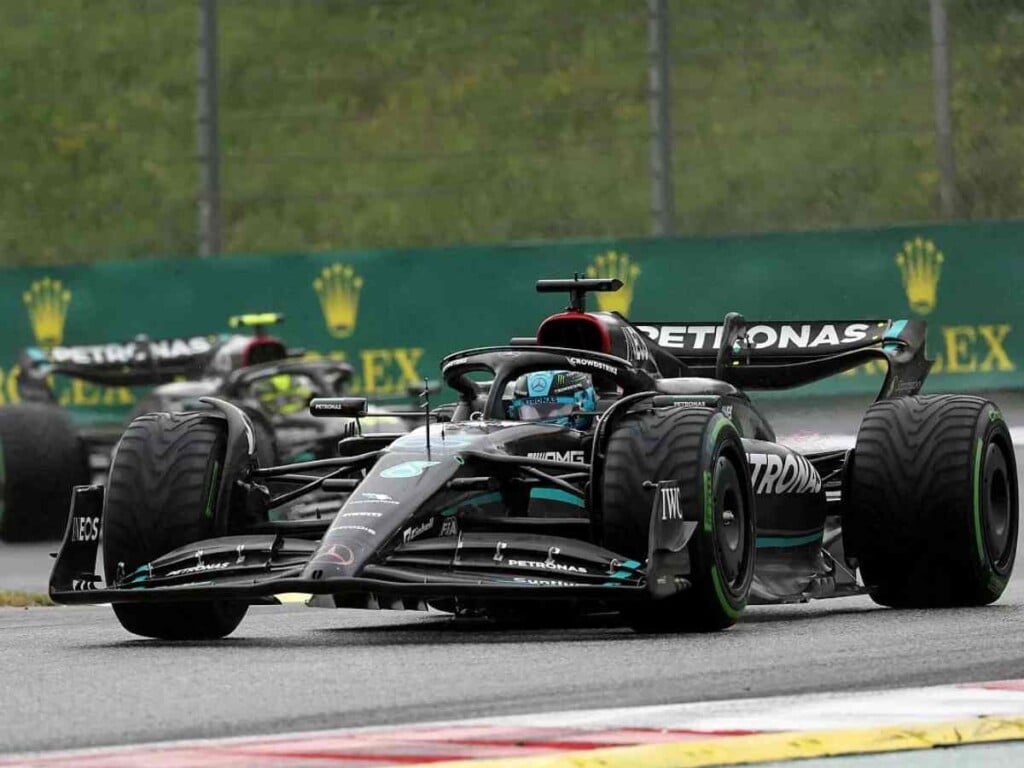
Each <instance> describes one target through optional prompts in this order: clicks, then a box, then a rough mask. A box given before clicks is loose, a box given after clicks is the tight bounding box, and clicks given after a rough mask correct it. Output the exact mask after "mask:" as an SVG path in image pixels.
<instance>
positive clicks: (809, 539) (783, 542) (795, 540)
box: [757, 531, 824, 549]
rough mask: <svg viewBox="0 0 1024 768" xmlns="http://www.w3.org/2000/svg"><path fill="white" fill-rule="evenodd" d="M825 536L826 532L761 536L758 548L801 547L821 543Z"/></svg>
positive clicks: (758, 540)
mask: <svg viewBox="0 0 1024 768" xmlns="http://www.w3.org/2000/svg"><path fill="white" fill-rule="evenodd" d="M823 535H824V531H818V532H817V533H809V534H807V535H806V536H759V537H758V539H757V548H758V549H762V548H764V547H801V546H803V545H804V544H813V543H814V542H816V541H817V542H820V541H821V537H822V536H823Z"/></svg>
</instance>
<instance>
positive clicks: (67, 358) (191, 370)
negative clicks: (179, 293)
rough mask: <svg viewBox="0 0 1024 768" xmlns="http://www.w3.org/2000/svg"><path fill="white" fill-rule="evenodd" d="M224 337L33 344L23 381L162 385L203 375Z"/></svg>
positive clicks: (25, 357) (26, 356)
mask: <svg viewBox="0 0 1024 768" xmlns="http://www.w3.org/2000/svg"><path fill="white" fill-rule="evenodd" d="M220 341H222V337H220V336H216V335H214V336H209V335H203V336H188V337H176V338H169V339H150V338H148V337H146V336H139V337H136V338H135V339H134V340H133V341H125V342H111V343H106V344H82V345H78V346H67V347H64V346H58V347H51V348H49V349H41V348H38V347H30V348H29V349H26V350H25V352H24V353H23V354H22V357H21V361H20V363H21V370H22V377H21V378H22V383H23V384H24V383H27V382H26V381H25V380H26V379H29V380H35V381H37V382H40V383H42V381H41V380H43V379H45V377H46V376H49V375H51V374H63V375H66V376H70V377H72V378H76V379H82V380H84V381H89V382H92V383H94V384H106V385H110V386H134V385H141V384H161V383H164V382H168V381H173V380H174V379H175V378H176V377H178V376H183V375H184V376H189V375H199V374H201V373H202V372H203V371H204V370H205V369H206V367H207V365H208V364H209V363H210V360H211V358H212V357H213V355H214V353H215V352H216V349H217V345H218V343H219V342H220Z"/></svg>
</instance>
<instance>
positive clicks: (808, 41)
mask: <svg viewBox="0 0 1024 768" xmlns="http://www.w3.org/2000/svg"><path fill="white" fill-rule="evenodd" d="M949 5H950V21H951V28H952V29H953V39H952V42H953V51H954V94H953V98H954V111H955V121H956V127H957V132H956V143H957V147H956V149H957V162H958V166H959V178H960V188H961V193H962V196H963V202H962V208H961V212H962V215H963V216H965V217H973V218H1000V217H1018V216H1021V215H1024V173H1022V171H1021V168H1024V42H1022V41H1024V0H950V2H949ZM645 7H646V6H645V3H644V2H642V0H559V1H558V2H555V1H554V0H491V1H490V2H483V1H482V0H444V1H443V2H442V0H380V1H379V2H370V1H369V0H274V1H273V2H271V1H270V0H251V1H250V2H242V1H241V0H221V2H220V30H221V34H220V53H221V55H220V66H221V79H220V90H221V100H220V104H221V141H222V149H223V166H222V177H223V188H224V189H223V191H224V235H225V247H226V249H227V250H228V251H232V252H252V251H295V250H304V249H328V248H364V247H366V248H369V247H385V246H398V245H413V246H415V245H423V246H426V245H440V244H453V243H472V242H491V241H503V240H510V239H514V240H524V239H536V238H558V237H601V236H620V235H621V236H626V235H641V234H645V233H647V232H648V231H649V189H650V187H649V178H648V165H649V147H648V136H649V132H650V128H649V116H648V107H647V101H646V91H647V80H646V71H645V67H646V61H647V59H646V56H647V54H646V45H647V41H646V18H645V12H644V9H645ZM670 8H671V15H672V24H673V34H672V44H673V62H674V67H673V90H674V114H673V120H674V128H675V132H676V138H675V145H674V152H675V165H674V169H673V171H674V174H673V176H674V181H675V185H676V197H677V226H678V229H679V230H680V231H681V232H685V233H701V234H707V233H723V232H735V231H767V230H780V229H817V228H829V227H839V226H862V225H863V226H867V225H879V224H887V223H896V222H905V221H925V220H933V219H936V218H937V217H938V203H937V186H938V174H937V172H936V170H935V160H934V158H935V146H934V140H933V132H932V124H933V106H932V90H931V84H930V73H931V59H930V33H929V27H928V17H927V3H926V2H924V0H769V1H768V2H753V0H750V1H749V2H748V1H747V0H671V2H670ZM195 38H196V2H195V0H4V2H3V3H2V4H0V47H2V49H3V51H4V60H5V64H4V67H3V68H0V136H2V137H3V139H2V141H0V265H12V264H39V263H60V262H65V261H90V260H99V259H107V258H124V257H139V256H147V255H154V254H190V253H193V252H194V250H195V242H196V213H195V203H194V200H195V195H196V192H197V185H198V174H197V169H196V160H195V155H196V138H195V130H194V128H195V127H194V120H195V111H196V107H195V102H196V82H195V81H196V72H195V69H196V55H195Z"/></svg>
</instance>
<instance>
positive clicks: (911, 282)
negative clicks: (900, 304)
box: [896, 237, 945, 315]
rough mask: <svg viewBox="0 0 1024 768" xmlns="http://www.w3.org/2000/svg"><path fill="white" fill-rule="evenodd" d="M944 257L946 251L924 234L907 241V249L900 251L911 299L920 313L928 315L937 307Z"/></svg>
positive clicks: (900, 263) (911, 305)
mask: <svg viewBox="0 0 1024 768" xmlns="http://www.w3.org/2000/svg"><path fill="white" fill-rule="evenodd" d="M944 260H945V257H944V256H943V255H942V251H940V250H939V249H938V248H936V247H935V243H933V242H932V241H931V240H925V239H924V238H922V237H915V238H914V239H913V240H909V241H907V242H906V243H904V244H903V250H902V251H900V252H899V253H898V254H896V264H898V265H899V268H900V273H901V274H902V275H903V290H905V291H906V292H907V302H909V304H910V308H911V309H912V310H914V311H915V312H917V313H918V314H919V315H927V314H928V313H929V312H931V311H932V310H933V309H935V304H936V300H937V299H936V294H937V292H938V289H939V277H940V276H941V274H942V262H943V261H944Z"/></svg>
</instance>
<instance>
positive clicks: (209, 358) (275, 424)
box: [0, 313, 401, 541]
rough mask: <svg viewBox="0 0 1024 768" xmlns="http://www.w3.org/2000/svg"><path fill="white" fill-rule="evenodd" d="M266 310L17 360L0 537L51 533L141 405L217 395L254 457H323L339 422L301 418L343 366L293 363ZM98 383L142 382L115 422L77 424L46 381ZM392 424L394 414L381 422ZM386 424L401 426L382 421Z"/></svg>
mask: <svg viewBox="0 0 1024 768" xmlns="http://www.w3.org/2000/svg"><path fill="white" fill-rule="evenodd" d="M283 319H284V318H283V316H282V315H279V314H276V313H260V314H249V315H240V316H236V317H232V318H230V320H229V323H230V326H231V327H232V328H235V329H250V333H243V332H235V333H227V334H210V335H199V336H190V337H178V338H163V339H152V338H149V337H146V336H138V337H136V338H135V339H134V340H132V341H128V342H115V343H104V344H95V345H80V346H60V347H53V348H51V349H46V350H44V349H39V348H30V349H27V350H25V352H24V353H23V355H22V358H21V361H20V368H21V375H20V377H19V380H18V391H19V395H20V398H21V402H20V403H16V404H12V405H6V406H3V407H0V539H5V540H9V541H16V540H32V539H57V538H59V537H60V536H61V534H62V533H63V532H64V525H65V523H66V520H67V505H68V503H69V501H70V499H71V489H72V487H73V486H75V485H81V484H87V483H89V482H90V481H91V480H94V479H96V480H98V481H102V479H105V477H106V472H107V469H108V467H109V466H110V459H111V452H112V451H113V449H114V446H115V445H116V444H117V441H118V439H119V438H120V437H121V434H122V432H123V431H124V428H125V425H126V424H127V423H129V422H130V421H131V420H132V419H134V418H135V417H136V416H139V415H141V414H144V413H149V412H152V411H165V412H166V411H183V410H194V409H196V408H203V407H204V406H203V405H202V404H201V403H200V400H199V398H201V397H207V396H216V397H218V398H222V399H225V400H228V401H230V402H232V403H235V404H236V405H238V406H239V407H241V408H242V409H243V410H244V411H245V413H246V414H247V415H248V416H249V418H250V420H251V422H252V424H253V428H254V429H255V430H256V432H257V435H258V440H257V444H258V445H259V446H260V453H261V457H262V460H263V461H264V462H266V463H267V464H275V463H279V462H282V463H286V462H289V461H302V460H309V459H317V458H326V457H327V456H332V455H334V452H335V446H336V445H337V442H338V439H339V437H341V436H343V434H344V430H345V425H344V424H338V423H334V424H332V423H330V422H325V421H324V420H322V419H315V418H312V417H311V416H310V415H309V413H308V410H307V406H308V403H309V401H310V399H312V398H313V397H324V396H332V395H339V394H342V393H343V392H344V390H345V387H346V386H347V384H348V382H349V381H350V380H351V378H352V368H351V366H349V365H348V364H347V363H343V362H338V361H333V360H306V359H302V355H303V350H296V349H289V348H287V347H286V346H285V344H284V343H283V342H282V341H281V340H280V339H278V338H277V337H275V336H272V335H269V334H268V333H267V327H268V326H271V325H274V324H277V323H279V322H281V321H282V320H283ZM61 376H63V377H68V378H71V379H73V380H77V381H79V382H87V383H90V384H95V385H103V386H125V387H131V386H152V387H153V388H152V389H151V390H150V391H149V392H148V393H147V394H146V395H145V396H144V397H143V398H142V399H141V400H140V401H139V402H138V404H137V405H136V406H135V407H133V408H132V409H131V411H130V413H129V414H128V418H127V420H125V421H120V420H118V421H110V420H105V421H100V420H93V421H91V422H87V423H81V424H79V423H76V420H74V419H72V415H71V414H70V413H69V412H68V410H66V409H65V408H63V407H62V406H61V405H60V403H59V401H58V398H57V395H56V394H55V392H54V387H53V381H54V377H61ZM388 421H389V422H393V421H394V420H390V419H389V420H388ZM388 428H389V429H392V430H393V429H396V428H401V424H400V423H397V422H395V423H389V425H388Z"/></svg>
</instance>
